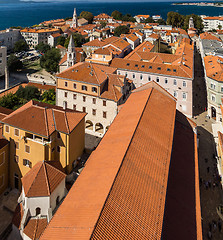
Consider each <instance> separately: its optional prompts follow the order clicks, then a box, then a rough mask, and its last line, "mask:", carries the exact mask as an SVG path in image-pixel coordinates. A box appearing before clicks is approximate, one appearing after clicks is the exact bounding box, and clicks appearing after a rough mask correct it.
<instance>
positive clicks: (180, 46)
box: [110, 38, 194, 117]
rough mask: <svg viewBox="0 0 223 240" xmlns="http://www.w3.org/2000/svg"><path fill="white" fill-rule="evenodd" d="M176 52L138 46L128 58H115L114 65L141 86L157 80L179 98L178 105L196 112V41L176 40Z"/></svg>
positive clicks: (191, 113)
mask: <svg viewBox="0 0 223 240" xmlns="http://www.w3.org/2000/svg"><path fill="white" fill-rule="evenodd" d="M176 46H177V48H176V52H175V54H165V53H157V52H143V51H141V50H142V48H141V47H140V48H139V47H138V48H137V49H135V51H133V52H131V53H130V54H129V55H128V56H126V57H125V58H124V59H118V58H115V59H113V60H112V63H111V65H110V66H111V67H114V68H117V74H120V75H125V76H126V77H127V78H128V79H130V80H132V81H133V83H134V85H135V87H136V88H138V87H140V86H142V85H144V84H146V83H148V82H150V81H155V82H157V83H158V84H159V85H160V86H162V87H163V88H164V89H166V90H167V91H168V92H169V93H171V94H172V95H173V96H174V97H175V98H176V99H177V109H178V110H179V111H181V112H183V113H184V114H186V115H187V116H189V117H191V116H193V95H192V93H193V91H192V90H193V78H194V45H193V43H190V40H189V39H186V38H184V39H182V40H181V41H178V43H177V44H176Z"/></svg>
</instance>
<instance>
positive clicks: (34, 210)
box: [12, 161, 67, 239]
mask: <svg viewBox="0 0 223 240" xmlns="http://www.w3.org/2000/svg"><path fill="white" fill-rule="evenodd" d="M56 166H57V167H56ZM65 178H66V174H65V173H64V172H63V171H62V167H61V168H60V165H59V162H57V161H49V162H46V161H40V162H38V163H37V164H36V165H35V166H34V167H33V168H32V169H31V170H30V171H29V172H28V173H27V174H26V175H25V176H24V177H23V178H22V192H21V195H20V197H19V199H18V203H19V205H18V206H17V209H16V211H15V214H14V217H13V221H12V222H13V225H12V229H13V234H14V235H16V236H17V238H16V239H20V237H22V238H23V239H38V236H37V235H38V234H37V235H36V234H35V231H37V229H38V228H37V226H38V224H41V225H44V226H42V228H41V229H42V231H43V230H44V229H45V227H46V225H47V224H48V222H49V221H50V220H51V218H52V216H53V214H54V212H55V210H56V209H57V208H58V206H59V205H60V203H61V200H62V199H63V198H64V197H65V195H66V193H67V190H66V187H65ZM41 233H42V232H41ZM41 233H40V235H41ZM40 235H39V236H40ZM33 236H35V238H33Z"/></svg>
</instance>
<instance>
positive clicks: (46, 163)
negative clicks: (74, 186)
mask: <svg viewBox="0 0 223 240" xmlns="http://www.w3.org/2000/svg"><path fill="white" fill-rule="evenodd" d="M45 165H47V166H49V167H51V168H53V169H55V170H56V171H58V172H60V173H62V174H64V175H65V176H66V174H65V173H64V172H63V171H61V170H60V169H58V168H57V167H54V166H52V165H51V164H49V163H48V162H47V161H45Z"/></svg>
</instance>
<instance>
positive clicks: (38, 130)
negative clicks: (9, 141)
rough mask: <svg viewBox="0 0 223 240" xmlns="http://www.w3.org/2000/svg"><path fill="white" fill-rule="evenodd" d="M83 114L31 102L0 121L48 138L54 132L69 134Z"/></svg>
mask: <svg viewBox="0 0 223 240" xmlns="http://www.w3.org/2000/svg"><path fill="white" fill-rule="evenodd" d="M85 115H86V114H85V113H81V112H77V111H73V110H69V109H66V110H64V109H63V108H62V107H58V106H54V105H51V104H47V103H42V102H38V101H34V100H31V101H29V102H28V103H26V104H25V105H23V106H22V107H20V108H19V109H17V110H15V111H14V112H12V113H11V114H9V115H8V116H6V117H5V118H3V119H2V120H1V122H2V123H4V124H8V125H11V126H13V127H16V128H19V129H23V130H26V131H28V132H32V133H34V134H38V135H41V136H44V137H49V136H50V135H51V134H52V133H53V132H54V131H59V132H63V133H65V134H70V133H71V131H72V130H73V129H74V128H75V127H76V126H77V125H78V124H79V123H80V121H81V120H82V119H83V118H84V117H85Z"/></svg>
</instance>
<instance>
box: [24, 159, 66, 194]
mask: <svg viewBox="0 0 223 240" xmlns="http://www.w3.org/2000/svg"><path fill="white" fill-rule="evenodd" d="M65 177H66V174H65V173H63V172H62V171H60V170H58V169H57V168H55V167H54V166H52V165H51V164H50V161H49V162H46V161H40V162H38V163H37V164H36V165H35V166H34V167H33V168H32V169H30V170H29V172H28V173H27V174H26V175H25V176H24V177H23V178H22V179H21V181H22V186H23V189H24V193H25V196H26V197H45V196H50V195H51V194H52V193H53V191H54V190H55V189H56V187H57V186H58V185H59V184H60V183H61V181H62V180H63V179H64V178H65ZM40 186H41V187H40Z"/></svg>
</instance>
